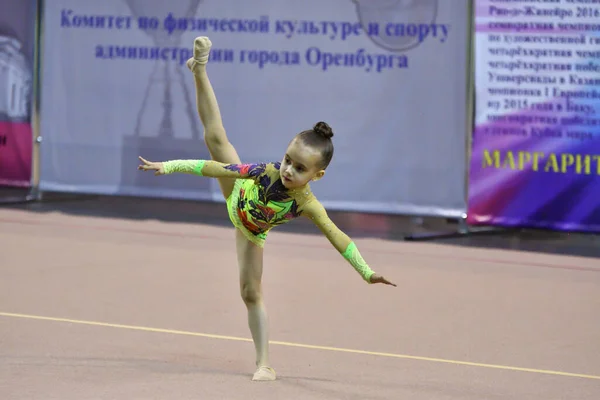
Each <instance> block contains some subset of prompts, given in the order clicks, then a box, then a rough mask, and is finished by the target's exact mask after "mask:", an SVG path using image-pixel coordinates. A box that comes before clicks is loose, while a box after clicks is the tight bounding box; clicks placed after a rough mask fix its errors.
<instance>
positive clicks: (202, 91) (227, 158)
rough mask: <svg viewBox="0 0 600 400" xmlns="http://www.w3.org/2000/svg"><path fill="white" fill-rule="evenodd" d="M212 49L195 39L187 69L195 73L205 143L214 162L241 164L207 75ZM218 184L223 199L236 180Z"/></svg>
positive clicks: (197, 105)
mask: <svg viewBox="0 0 600 400" xmlns="http://www.w3.org/2000/svg"><path fill="white" fill-rule="evenodd" d="M211 46H212V43H211V41H210V40H209V39H208V38H207V37H197V38H196V39H195V40H194V57H193V58H190V59H189V60H188V61H187V67H188V68H189V69H190V70H191V71H192V72H193V74H194V82H195V85H196V107H197V108H198V115H199V116H200V120H201V121H202V125H203V126H204V141H205V142H206V146H207V147H208V151H209V153H210V155H211V157H212V159H213V160H215V161H218V162H222V163H226V164H241V161H240V157H239V155H238V153H237V151H236V150H235V148H234V147H233V145H232V144H231V143H230V142H229V139H228V138H227V134H226V132H225V128H224V126H223V120H222V119H221V111H220V109H219V104H218V102H217V97H216V95H215V92H214V90H213V87H212V85H211V83H210V80H209V79H208V74H207V72H206V64H207V63H208V60H209V58H210V48H211ZM218 181H219V185H220V187H221V191H222V192H223V196H224V197H225V198H227V197H229V195H230V194H231V191H232V190H233V185H234V183H235V180H234V179H231V178H219V179H218Z"/></svg>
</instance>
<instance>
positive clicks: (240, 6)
mask: <svg viewBox="0 0 600 400" xmlns="http://www.w3.org/2000/svg"><path fill="white" fill-rule="evenodd" d="M467 3H468V0H456V1H455V0H453V1H451V2H448V1H438V0H421V1H419V2H405V1H390V0H379V1H373V0H327V1H322V0H306V1H296V0H252V1H242V2H241V1H236V0H218V1H217V0H203V1H201V0H174V1H164V0H104V1H95V0H47V1H46V6H45V12H44V42H43V45H44V63H43V74H42V76H43V79H42V121H41V124H42V131H43V132H44V143H43V145H42V149H41V153H42V156H41V162H42V170H43V174H42V177H41V188H42V189H44V190H58V191H79V192H93V193H106V194H128V195H136V196H140V195H141V196H162V197H175V198H191V199H214V200H218V201H222V199H221V192H220V190H219V188H218V184H217V182H216V181H215V180H213V179H207V178H198V177H194V176H187V175H185V176H168V177H158V178H157V177H155V176H153V175H150V174H142V173H140V172H139V171H137V170H136V167H137V165H138V159H137V157H138V155H141V156H143V157H144V158H146V159H149V160H167V159H190V158H193V159H199V158H209V157H210V156H209V153H208V151H207V149H206V146H205V144H204V140H203V128H202V125H201V121H200V119H199V117H198V115H197V113H196V103H195V102H196V98H195V89H194V83H193V77H192V75H191V73H190V72H189V70H188V69H187V68H186V66H185V61H186V60H187V59H188V58H189V57H191V56H192V48H193V41H194V38H195V37H197V36H209V37H210V39H211V41H212V43H213V50H212V53H211V58H210V63H209V65H208V73H209V78H210V79H211V82H212V85H213V87H214V90H215V92H216V95H217V100H218V102H219V106H220V108H221V112H222V116H223V121H224V125H225V128H226V130H227V133H228V136H229V139H230V141H231V142H232V144H233V145H234V146H235V147H236V149H237V151H238V153H239V154H240V157H241V158H242V160H243V161H246V162H256V161H280V160H281V159H282V158H283V155H284V152H285V149H286V147H287V145H288V143H289V142H290V140H291V139H292V138H293V137H294V136H295V135H296V134H297V133H299V132H300V131H302V130H305V129H310V128H312V126H313V125H314V124H315V123H316V122H318V121H321V120H323V121H326V122H327V123H329V124H330V125H331V127H332V128H333V130H334V134H335V136H334V138H333V140H334V145H335V154H334V157H333V161H332V163H331V165H330V167H329V168H328V170H327V174H326V177H325V178H324V179H323V180H321V181H319V182H315V183H314V184H312V188H313V190H314V192H315V194H316V195H317V196H318V197H319V199H320V200H321V201H322V202H323V203H324V205H325V206H327V207H329V208H332V209H346V210H358V211H376V212H392V213H393V212H397V213H408V214H424V215H444V216H460V214H461V213H464V212H465V211H466V198H465V193H466V189H465V184H466V182H465V176H466V167H467V157H466V151H467V145H466V143H467V141H466V131H467V130H466V107H467V106H466V74H467V73H466V62H467V54H466V48H465V41H466V40H467V25H468V24H467V18H468V12H467Z"/></svg>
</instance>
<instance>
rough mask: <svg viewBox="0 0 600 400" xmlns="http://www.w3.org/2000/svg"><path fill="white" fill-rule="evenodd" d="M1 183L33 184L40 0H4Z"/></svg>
mask: <svg viewBox="0 0 600 400" xmlns="http://www.w3.org/2000/svg"><path fill="white" fill-rule="evenodd" d="M0 10H2V12H0V185H7V186H29V185H30V182H31V164H32V147H33V136H32V131H31V103H32V92H33V90H32V87H33V86H32V84H33V72H32V71H33V55H34V46H35V21H36V11H37V10H36V2H35V1H33V0H0Z"/></svg>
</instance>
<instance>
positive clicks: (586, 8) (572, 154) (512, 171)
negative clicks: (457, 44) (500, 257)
mask: <svg viewBox="0 0 600 400" xmlns="http://www.w3.org/2000/svg"><path fill="white" fill-rule="evenodd" d="M475 13H476V16H475V18H476V65H477V68H476V123H475V129H474V133H473V146H472V158H471V164H470V178H469V202H468V205H469V206H468V222H469V223H471V224H487V225H501V226H520V227H535V228H548V229H556V230H576V231H599V230H600V200H599V199H600V2H587V3H586V2H577V1H562V2H536V3H535V4H533V3H532V4H528V3H524V2H512V3H511V2H494V1H490V0H478V1H477V2H476V11H475Z"/></svg>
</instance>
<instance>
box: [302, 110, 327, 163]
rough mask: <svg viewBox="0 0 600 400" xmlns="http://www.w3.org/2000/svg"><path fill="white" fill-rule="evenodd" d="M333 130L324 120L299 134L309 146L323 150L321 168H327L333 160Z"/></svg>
mask: <svg viewBox="0 0 600 400" xmlns="http://www.w3.org/2000/svg"><path fill="white" fill-rule="evenodd" d="M332 137H333V130H331V127H330V126H329V125H328V124H327V123H326V122H323V121H320V122H317V123H316V124H315V126H313V128H312V129H309V130H306V131H302V132H300V133H299V134H298V138H299V139H301V140H302V142H303V143H304V144H306V145H307V146H311V147H314V148H317V149H319V150H321V154H322V156H323V160H322V162H321V168H323V169H325V168H327V166H328V165H329V163H330V162H331V158H332V157H333V142H332V141H331V138H332Z"/></svg>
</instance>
